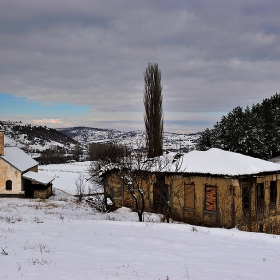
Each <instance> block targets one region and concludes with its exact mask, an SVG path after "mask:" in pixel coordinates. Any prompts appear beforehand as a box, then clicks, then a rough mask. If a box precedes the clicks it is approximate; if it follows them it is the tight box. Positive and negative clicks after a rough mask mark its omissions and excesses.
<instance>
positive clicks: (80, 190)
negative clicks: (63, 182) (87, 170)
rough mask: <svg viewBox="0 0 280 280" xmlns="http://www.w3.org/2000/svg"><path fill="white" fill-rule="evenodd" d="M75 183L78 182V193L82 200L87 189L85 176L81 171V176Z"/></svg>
mask: <svg viewBox="0 0 280 280" xmlns="http://www.w3.org/2000/svg"><path fill="white" fill-rule="evenodd" d="M75 184H76V195H77V197H78V199H79V201H82V199H83V196H84V194H85V190H86V181H85V176H84V175H83V174H82V173H80V175H79V177H78V178H77V179H76V181H75Z"/></svg>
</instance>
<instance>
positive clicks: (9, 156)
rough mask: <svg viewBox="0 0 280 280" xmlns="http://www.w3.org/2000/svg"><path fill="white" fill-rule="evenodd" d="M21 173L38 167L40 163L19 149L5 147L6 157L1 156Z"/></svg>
mask: <svg viewBox="0 0 280 280" xmlns="http://www.w3.org/2000/svg"><path fill="white" fill-rule="evenodd" d="M0 158H2V159H4V160H5V161H6V162H8V163H10V164H11V165H12V166H14V167H15V168H16V169H18V170H19V171H20V172H24V171H26V170H28V169H29V168H31V167H34V166H36V165H38V162H37V161H36V160H34V159H33V158H31V157H30V156H29V155H28V154H26V153H25V152H24V151H22V150H21V149H19V148H17V147H4V156H0Z"/></svg>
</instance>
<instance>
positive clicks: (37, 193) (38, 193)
mask: <svg viewBox="0 0 280 280" xmlns="http://www.w3.org/2000/svg"><path fill="white" fill-rule="evenodd" d="M34 186H35V185H34ZM35 188H36V186H35ZM51 195H52V185H51V184H50V185H48V186H47V187H46V188H45V187H42V188H39V189H34V198H41V199H47V198H49V197H50V196H51Z"/></svg>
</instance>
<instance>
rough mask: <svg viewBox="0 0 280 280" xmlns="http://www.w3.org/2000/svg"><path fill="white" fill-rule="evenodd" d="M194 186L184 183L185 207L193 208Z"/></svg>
mask: <svg viewBox="0 0 280 280" xmlns="http://www.w3.org/2000/svg"><path fill="white" fill-rule="evenodd" d="M194 202H195V186H194V184H185V207H186V208H192V209H194V208H195V203H194Z"/></svg>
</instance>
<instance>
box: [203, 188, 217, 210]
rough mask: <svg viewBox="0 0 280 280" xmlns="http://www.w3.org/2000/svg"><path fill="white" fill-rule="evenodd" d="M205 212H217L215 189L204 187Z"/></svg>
mask: <svg viewBox="0 0 280 280" xmlns="http://www.w3.org/2000/svg"><path fill="white" fill-rule="evenodd" d="M205 210H206V211H217V187H216V186H209V185H206V186H205Z"/></svg>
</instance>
